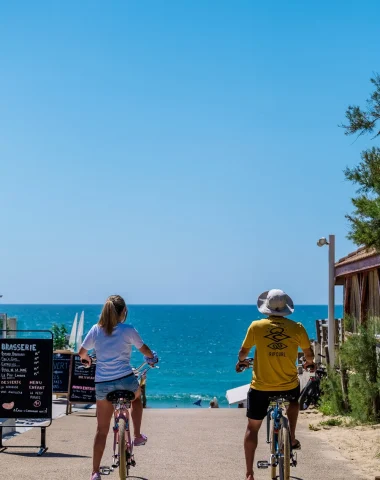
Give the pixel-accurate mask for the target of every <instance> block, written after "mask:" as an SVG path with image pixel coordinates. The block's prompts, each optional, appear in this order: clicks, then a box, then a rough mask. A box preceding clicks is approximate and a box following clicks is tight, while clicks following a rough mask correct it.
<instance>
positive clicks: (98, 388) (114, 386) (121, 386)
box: [95, 375, 140, 400]
mask: <svg viewBox="0 0 380 480" xmlns="http://www.w3.org/2000/svg"><path fill="white" fill-rule="evenodd" d="M139 386H140V385H139V382H138V380H137V378H136V377H135V375H128V376H127V377H123V378H119V379H117V380H110V381H109V382H100V383H95V393H96V400H106V399H107V395H108V394H109V393H111V392H114V391H115V390H130V391H131V392H136V391H137V389H138V388H139Z"/></svg>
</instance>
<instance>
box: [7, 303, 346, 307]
mask: <svg viewBox="0 0 380 480" xmlns="http://www.w3.org/2000/svg"><path fill="white" fill-rule="evenodd" d="M9 305H12V306H13V305H24V306H33V305H47V306H60V307H63V306H73V307H74V306H102V305H104V304H103V303H1V304H0V306H9ZM127 305H128V306H133V307H257V305H256V303H127ZM294 306H295V307H327V306H328V304H327V303H296V304H294ZM335 307H343V304H340V303H337V304H335Z"/></svg>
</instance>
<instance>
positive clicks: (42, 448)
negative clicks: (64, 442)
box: [0, 330, 53, 457]
mask: <svg viewBox="0 0 380 480" xmlns="http://www.w3.org/2000/svg"><path fill="white" fill-rule="evenodd" d="M32 332H34V333H39V334H41V333H43V334H48V335H49V338H30V337H27V338H22V337H21V338H16V336H17V335H18V334H20V333H21V334H23V333H27V334H28V335H30V333H32ZM7 333H14V334H15V337H11V338H3V339H1V342H5V343H6V342H16V341H19V342H20V343H21V342H22V341H23V340H24V342H26V343H27V342H31V341H34V342H36V343H37V342H38V343H39V344H40V345H41V346H42V345H46V350H45V353H46V352H47V353H46V355H47V358H48V362H47V364H46V365H45V369H46V370H47V372H48V373H47V379H48V383H47V385H45V386H47V387H48V388H47V391H48V392H49V393H48V400H47V404H48V408H47V413H48V416H47V418H46V417H45V418H44V417H42V416H41V415H36V414H35V413H34V412H32V413H31V414H28V416H27V417H26V416H25V415H23V416H17V415H16V416H11V415H9V416H8V417H6V418H14V419H15V420H16V422H15V426H16V427H25V424H24V423H17V419H18V420H19V421H20V420H21V419H22V418H28V419H30V420H33V419H36V420H37V419H39V420H40V423H45V424H46V422H49V423H48V424H47V425H43V426H41V425H27V427H26V428H28V429H29V428H40V429H41V437H40V438H41V440H40V445H4V444H3V428H6V427H3V426H2V425H0V453H2V452H4V451H5V450H7V449H8V448H31V447H34V446H35V447H39V451H38V453H37V456H39V457H41V456H42V455H43V454H44V453H45V452H47V450H48V447H47V446H46V428H48V427H50V425H51V424H52V422H53V418H52V400H53V333H52V332H51V331H50V330H10V331H8V332H7ZM26 351H28V350H26ZM38 362H39V360H38V361H37V364H38ZM0 363H1V362H0ZM35 363H36V362H35ZM33 368H34V370H35V371H36V369H37V371H38V367H34V366H33ZM35 371H34V375H37V373H35Z"/></svg>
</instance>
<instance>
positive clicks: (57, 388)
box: [53, 352, 72, 393]
mask: <svg viewBox="0 0 380 480" xmlns="http://www.w3.org/2000/svg"><path fill="white" fill-rule="evenodd" d="M71 357H72V353H64V352H62V353H61V352H54V354H53V393H67V392H68V391H69V375H70V362H71Z"/></svg>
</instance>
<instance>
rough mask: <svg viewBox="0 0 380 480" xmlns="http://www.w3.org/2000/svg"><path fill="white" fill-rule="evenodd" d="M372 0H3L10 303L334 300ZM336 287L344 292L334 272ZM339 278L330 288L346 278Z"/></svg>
mask: <svg viewBox="0 0 380 480" xmlns="http://www.w3.org/2000/svg"><path fill="white" fill-rule="evenodd" d="M379 13H380V4H379V2H377V1H376V0H363V1H361V2H358V1H347V0H344V1H343V0H335V1H334V2H331V1H327V0H321V1H318V2H305V1H304V0H292V1H289V2H284V1H283V0H272V1H271V2H259V1H258V0H237V1H234V2H232V1H229V0H228V1H227V0H182V1H178V0H139V1H134V0H113V1H112V2H104V1H96V0H91V1H90V0H81V1H80V2H78V1H71V0H65V1H62V2H59V1H39V0H36V1H35V2H30V1H29V0H28V1H22V0H20V1H18V2H0V65H1V74H0V91H1V93H0V230H1V236H0V293H2V294H3V295H4V298H3V302H5V303H102V302H103V301H104V300H105V298H106V297H107V296H108V295H110V294H113V293H120V294H122V295H124V296H125V298H126V300H127V301H128V302H129V303H134V304H144V303H151V304H161V303H166V304H177V303H185V304H193V303H196V304H197V303H198V304H203V303H206V304H214V303H216V304H252V303H255V302H256V299H257V296H258V295H259V294H260V293H261V292H262V291H265V290H268V289H270V288H282V289H284V290H286V291H287V292H288V293H289V294H290V295H291V296H292V298H293V300H294V302H295V303H296V304H325V303H327V292H328V289H327V278H328V276H327V275H328V270H327V268H328V266H327V259H328V249H327V248H326V247H325V248H318V247H317V246H316V241H317V239H318V238H320V237H321V236H328V235H329V234H335V235H336V256H337V258H340V257H342V256H344V255H346V254H347V253H349V252H350V251H352V250H354V249H355V248H356V247H355V246H354V245H352V243H351V242H350V241H348V240H347V239H346V236H347V233H348V230H349V225H348V222H347V220H346V219H345V214H346V213H349V212H350V211H351V210H352V208H351V203H350V198H351V197H352V195H353V194H354V192H355V188H354V186H352V185H351V184H349V183H348V182H346V181H345V179H344V175H343V170H344V168H345V167H346V166H353V165H355V164H357V163H358V162H359V160H360V151H361V150H363V149H365V148H368V147H369V146H372V145H373V143H374V142H373V141H371V139H370V138H367V137H361V138H360V139H358V140H357V141H355V138H352V137H346V136H345V135H344V131H343V129H342V128H339V124H341V123H342V122H344V119H345V111H346V108H347V106H348V105H350V104H359V105H364V104H365V100H366V99H367V97H368V96H369V94H370V92H371V85H370V82H369V79H370V77H371V75H373V72H376V71H380V66H379V63H378V60H376V58H378V52H379V48H380V36H379V35H378V17H379ZM337 292H338V295H337V303H341V298H340V296H339V295H341V291H340V290H338V291H337ZM339 292H340V293H339Z"/></svg>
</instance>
